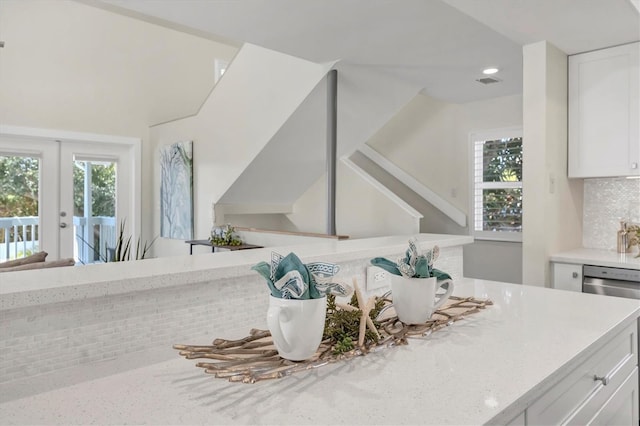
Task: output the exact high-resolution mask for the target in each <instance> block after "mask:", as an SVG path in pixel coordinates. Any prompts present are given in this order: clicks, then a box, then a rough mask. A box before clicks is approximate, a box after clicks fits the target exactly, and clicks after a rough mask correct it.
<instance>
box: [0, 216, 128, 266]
mask: <svg viewBox="0 0 640 426" xmlns="http://www.w3.org/2000/svg"><path fill="white" fill-rule="evenodd" d="M73 226H74V233H75V242H74V249H73V252H74V259H75V260H76V262H78V263H82V264H87V263H94V262H96V261H98V262H99V261H105V260H107V259H108V258H109V252H110V251H111V250H113V249H114V247H115V241H116V218H115V217H107V216H96V217H91V218H88V220H87V218H85V217H80V216H74V217H73ZM39 232H40V225H39V218H38V216H22V217H0V262H3V261H5V260H9V259H16V258H19V257H24V256H28V255H30V254H32V253H35V252H37V251H38V250H39V249H40V247H39V246H40V244H39Z"/></svg>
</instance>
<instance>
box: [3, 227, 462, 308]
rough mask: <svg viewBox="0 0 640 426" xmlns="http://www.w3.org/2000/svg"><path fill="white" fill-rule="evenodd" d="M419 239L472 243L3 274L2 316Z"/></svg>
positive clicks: (338, 257)
mask: <svg viewBox="0 0 640 426" xmlns="http://www.w3.org/2000/svg"><path fill="white" fill-rule="evenodd" d="M413 237H416V238H417V239H418V241H419V244H420V247H421V248H422V249H430V248H432V247H433V246H434V245H439V246H440V247H441V248H445V247H453V246H460V245H463V244H470V243H472V242H473V238H472V237H469V236H466V235H443V234H418V235H404V236H390V237H377V238H363V239H349V240H341V241H338V240H325V239H323V240H322V241H320V242H318V243H315V244H309V243H305V244H304V245H300V246H283V247H267V248H263V249H252V250H240V251H232V252H220V253H206V254H195V255H192V256H189V255H186V256H174V257H163V258H155V259H145V260H140V261H131V262H117V263H106V264H95V265H82V266H75V267H73V268H71V267H67V268H50V269H41V270H30V271H20V272H5V273H0V311H2V310H5V309H14V308H21V307H26V306H34V305H39V304H43V303H57V302H66V301H72V300H82V299H86V298H90V297H100V296H106V295H114V294H122V293H128V292H132V291H141V290H151V289H157V288H164V287H170V286H176V285H189V284H193V283H200V282H207V281H213V280H218V279H228V278H236V277H241V276H245V275H253V274H255V272H253V271H252V270H251V269H250V266H253V265H255V264H256V263H258V262H260V261H269V259H270V258H271V252H272V251H276V252H278V253H281V254H283V255H286V254H288V253H289V252H295V253H296V254H297V255H298V256H300V258H301V259H302V260H304V261H305V262H311V261H315V260H323V261H328V262H335V263H338V264H339V263H341V262H346V261H350V260H356V259H364V258H373V257H375V256H384V255H388V254H400V253H403V252H404V251H405V250H406V249H407V242H408V240H409V238H413Z"/></svg>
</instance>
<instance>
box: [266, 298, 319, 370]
mask: <svg viewBox="0 0 640 426" xmlns="http://www.w3.org/2000/svg"><path fill="white" fill-rule="evenodd" d="M326 314H327V298H326V297H322V298H320V299H304V300H301V299H280V298H277V297H273V296H269V310H268V311H267V325H268V326H269V331H271V337H272V338H273V343H274V345H275V347H276V349H277V350H278V354H280V356H281V357H282V358H285V359H288V360H291V361H302V360H305V359H308V358H310V357H312V356H313V355H314V354H315V353H316V351H317V350H318V347H319V346H320V342H321V341H322V333H323V332H324V320H325V317H326Z"/></svg>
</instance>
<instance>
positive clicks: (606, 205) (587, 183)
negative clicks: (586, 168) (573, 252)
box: [582, 178, 640, 250]
mask: <svg viewBox="0 0 640 426" xmlns="http://www.w3.org/2000/svg"><path fill="white" fill-rule="evenodd" d="M620 220H625V221H630V222H635V223H640V179H625V178H607V179H585V180H584V207H583V219H582V229H583V231H582V245H583V247H586V248H596V249H605V250H615V249H616V232H617V230H618V229H620Z"/></svg>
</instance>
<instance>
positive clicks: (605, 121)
mask: <svg viewBox="0 0 640 426" xmlns="http://www.w3.org/2000/svg"><path fill="white" fill-rule="evenodd" d="M639 61H640V42H636V43H630V44H625V45H622V46H616V47H612V48H609V49H603V50H596V51H593V52H588V53H582V54H578V55H573V56H570V57H569V171H568V175H569V177H576V178H585V177H604V176H633V175H640V118H639V117H640V67H639Z"/></svg>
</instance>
